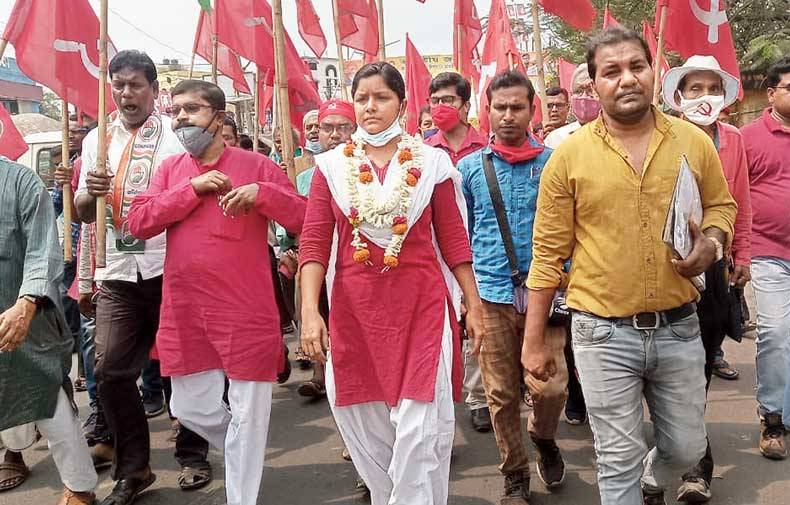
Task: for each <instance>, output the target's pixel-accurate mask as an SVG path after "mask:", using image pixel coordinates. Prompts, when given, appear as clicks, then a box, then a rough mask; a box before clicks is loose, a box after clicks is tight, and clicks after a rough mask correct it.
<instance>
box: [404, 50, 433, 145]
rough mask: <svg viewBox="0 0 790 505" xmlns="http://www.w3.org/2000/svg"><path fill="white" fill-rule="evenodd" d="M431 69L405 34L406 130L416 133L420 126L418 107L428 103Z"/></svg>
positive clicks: (420, 107)
mask: <svg viewBox="0 0 790 505" xmlns="http://www.w3.org/2000/svg"><path fill="white" fill-rule="evenodd" d="M431 79H432V77H431V71H430V70H428V66H427V65H426V64H425V60H424V59H423V58H422V56H420V53H419V51H417V48H416V47H414V44H412V42H411V39H410V38H409V35H408V34H407V35H406V97H407V98H408V101H407V102H406V103H407V105H406V131H407V132H409V134H410V135H414V134H415V133H417V128H419V126H420V109H422V107H423V106H424V105H425V104H427V103H428V97H429V96H430V95H429V94H428V88H429V87H430V85H431Z"/></svg>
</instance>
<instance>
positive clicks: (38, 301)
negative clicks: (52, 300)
mask: <svg viewBox="0 0 790 505" xmlns="http://www.w3.org/2000/svg"><path fill="white" fill-rule="evenodd" d="M19 298H21V299H23V300H26V301H28V302H30V303H32V304H33V305H35V306H36V308H38V307H40V306H42V305H44V300H45V298H44V297H41V296H33V295H22V296H20V297H19Z"/></svg>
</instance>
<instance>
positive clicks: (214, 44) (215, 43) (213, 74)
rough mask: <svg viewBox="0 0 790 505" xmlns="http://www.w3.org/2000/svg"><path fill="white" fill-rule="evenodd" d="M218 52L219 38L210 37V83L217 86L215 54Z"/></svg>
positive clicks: (215, 36) (215, 35)
mask: <svg viewBox="0 0 790 505" xmlns="http://www.w3.org/2000/svg"><path fill="white" fill-rule="evenodd" d="M218 52H219V37H217V34H216V33H214V35H212V36H211V82H213V83H214V84H217V53H218Z"/></svg>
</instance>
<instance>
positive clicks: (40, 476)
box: [0, 338, 790, 505]
mask: <svg viewBox="0 0 790 505" xmlns="http://www.w3.org/2000/svg"><path fill="white" fill-rule="evenodd" d="M289 343H290V344H291V347H292V348H293V347H294V346H295V340H294V339H293V338H291V339H290V342H289ZM725 350H726V353H727V358H728V360H730V362H731V363H734V364H736V365H737V367H738V368H739V369H740V370H741V373H742V375H741V379H740V380H738V381H735V382H726V381H722V380H719V379H714V383H713V386H712V391H711V395H710V400H709V405H708V412H707V419H708V430H709V433H710V438H711V442H712V444H713V450H714V455H715V457H716V463H717V464H716V470H715V481H714V492H715V497H714V501H713V502H712V503H714V504H720V505H725V504H732V505H736V504H737V505H757V504H760V505H787V504H790V461H784V462H773V461H768V460H766V459H764V458H762V457H760V455H759V453H758V451H757V449H756V446H757V441H758V438H759V434H758V426H757V422H756V416H755V409H756V403H755V400H754V394H755V391H754V385H755V367H754V354H755V347H754V341H753V340H744V342H743V343H742V344H740V345H738V344H736V343H734V342H732V341H729V340H728V342H726V344H725ZM307 376H308V374H307V373H305V372H300V371H294V374H293V376H292V378H291V380H290V381H289V382H288V383H287V384H286V385H284V386H279V387H276V389H275V395H274V407H273V409H272V424H271V431H270V436H269V448H268V451H267V465H266V472H265V475H264V479H263V492H262V496H261V499H260V500H259V502H258V503H259V504H263V503H266V504H267V505H269V504H277V505H318V504H333V505H358V504H364V503H366V500H365V499H364V498H363V497H361V496H359V495H358V494H355V493H354V471H353V467H352V465H351V464H350V463H347V462H345V461H343V460H342V459H341V458H340V451H341V448H342V447H341V442H340V439H339V436H338V434H337V431H336V430H335V428H334V425H333V422H332V418H331V415H330V412H329V408H328V406H327V404H326V402H325V401H321V402H311V401H305V400H303V399H302V398H300V397H299V396H298V395H297V394H296V387H297V385H298V383H299V380H302V379H305V378H307ZM78 401H79V403H80V407H81V409H83V410H82V412H83V413H84V412H85V410H84V409H85V404H86V402H87V395H86V393H79V394H78ZM456 414H457V418H458V423H457V432H456V438H455V450H454V457H453V467H452V474H451V485H450V493H451V498H450V504H451V505H495V504H497V503H498V496H499V493H500V490H501V477H500V476H499V473H498V472H497V469H496V465H497V462H498V457H497V452H496V446H495V444H494V438H493V435H492V434H490V433H489V434H479V433H476V432H474V431H472V430H471V428H470V427H469V422H468V415H467V413H466V412H465V411H464V409H463V406H462V405H460V406H458V407H457V408H456ZM645 426H646V430H647V431H648V432H650V431H651V428H650V424H649V423H647V422H646V425H645ZM168 428H169V423H168V420H167V418H166V416H162V417H159V418H157V419H154V420H152V421H151V430H152V458H153V468H154V470H155V472H156V474H157V475H158V480H157V482H156V484H155V486H153V487H152V489H151V491H150V492H147V493H146V494H144V495H142V496H141V497H140V499H139V500H138V503H139V504H140V505H182V504H183V505H187V504H189V505H221V504H224V503H225V501H224V495H223V491H222V479H221V477H222V475H221V474H222V470H221V469H222V464H221V459H220V457H219V456H218V455H217V454H216V453H212V455H211V457H210V459H211V461H212V463H213V465H214V468H215V470H216V471H217V472H216V473H217V477H219V478H217V479H216V480H215V481H214V482H213V483H212V484H211V486H210V487H208V488H207V489H204V490H200V491H196V492H191V493H185V492H182V491H180V490H178V487H177V484H176V478H177V475H178V472H177V465H176V463H175V461H174V460H173V458H172V446H171V443H169V442H167V440H166V439H167V435H168ZM558 440H559V444H560V447H561V448H562V451H563V455H564V456H565V461H566V464H567V468H568V472H567V478H566V481H565V486H564V487H563V488H562V489H561V490H559V491H558V492H555V493H548V492H547V491H546V490H545V489H544V488H543V487H542V485H541V484H540V482H539V481H537V479H536V478H535V479H534V480H533V485H532V488H533V496H534V500H533V504H537V505H553V504H575V505H593V504H598V503H599V499H598V494H597V488H596V486H595V469H594V455H593V449H592V436H591V433H590V431H589V428H588V427H587V426H583V427H572V426H568V425H567V424H565V423H561V426H560V430H559V434H558ZM530 451H531V454H533V455H534V450H533V449H532V448H530ZM25 458H26V459H27V461H28V463H29V464H30V465H31V469H32V474H31V476H30V479H29V480H28V481H27V482H26V483H25V484H24V485H23V486H22V487H21V488H18V489H17V490H14V491H11V492H8V493H4V494H0V505H49V504H53V505H54V504H55V503H56V502H57V497H58V494H59V489H60V488H59V483H58V480H57V473H56V471H55V467H54V465H53V463H52V459H51V458H50V457H48V453H47V449H46V444H45V443H43V442H41V443H39V444H38V445H37V446H36V447H35V448H33V449H30V450H28V451H26V453H25ZM533 470H534V468H533ZM533 475H534V471H533ZM111 488H112V482H111V481H110V479H109V475H108V473H104V474H102V475H101V481H100V484H99V489H98V494H99V496H100V497H103V496H105V495H106V494H108V493H109V491H110V489H111ZM670 503H672V502H670ZM415 505H418V504H415Z"/></svg>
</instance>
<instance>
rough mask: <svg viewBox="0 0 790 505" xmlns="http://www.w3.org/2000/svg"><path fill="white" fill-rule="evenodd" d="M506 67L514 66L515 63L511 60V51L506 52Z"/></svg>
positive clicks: (511, 68) (510, 68) (509, 68)
mask: <svg viewBox="0 0 790 505" xmlns="http://www.w3.org/2000/svg"><path fill="white" fill-rule="evenodd" d="M507 67H508V70H513V69H514V68H516V63H515V62H514V61H513V53H507Z"/></svg>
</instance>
